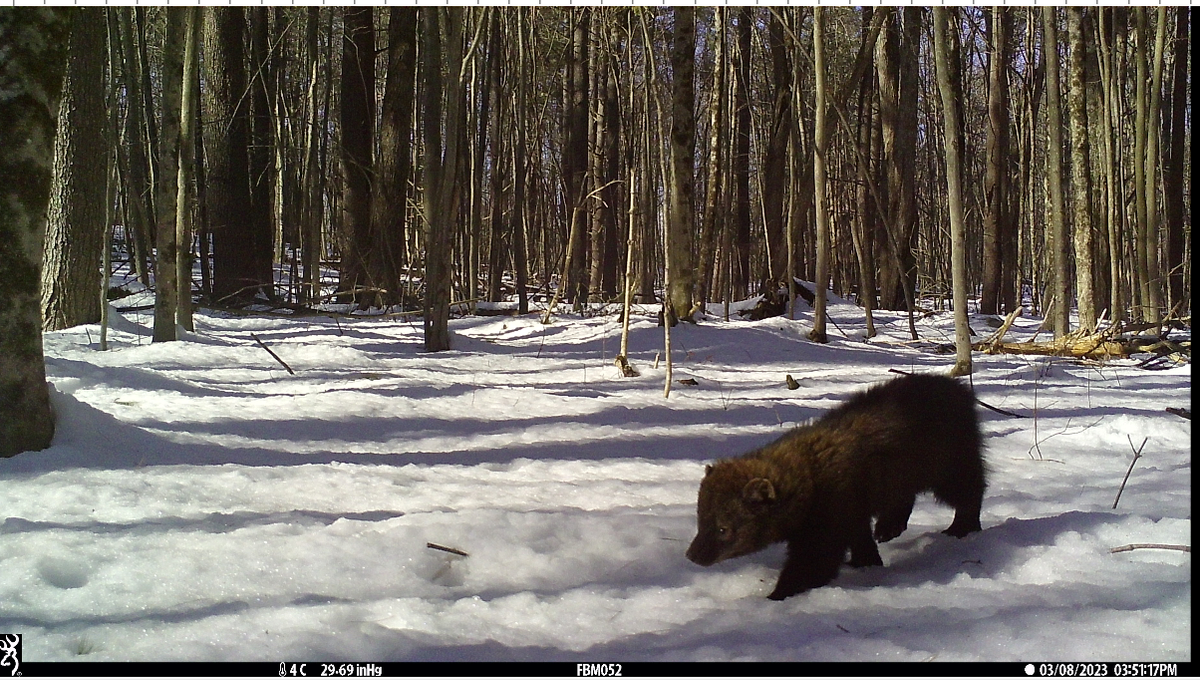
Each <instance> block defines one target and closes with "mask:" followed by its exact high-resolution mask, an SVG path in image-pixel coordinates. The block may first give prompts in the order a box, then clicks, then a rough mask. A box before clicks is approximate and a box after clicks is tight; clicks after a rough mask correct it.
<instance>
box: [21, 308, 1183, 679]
mask: <svg viewBox="0 0 1200 680" xmlns="http://www.w3.org/2000/svg"><path fill="white" fill-rule="evenodd" d="M145 299H146V298H145V297H143V298H142V299H141V301H143V302H144V301H145ZM136 300H137V298H134V299H130V300H127V301H125V303H126V304H128V303H131V302H134V301H136ZM714 311H715V307H714ZM831 312H832V316H833V319H834V321H835V322H836V327H834V326H831V327H830V338H831V341H830V343H829V344H828V345H817V344H814V343H811V342H809V341H807V340H806V339H805V336H806V333H807V332H808V330H809V328H810V324H811V314H810V312H809V311H808V310H807V308H805V309H804V311H803V313H802V314H801V315H800V316H801V318H800V319H798V320H796V321H789V320H786V319H782V318H773V319H768V320H765V321H760V322H748V321H741V320H734V321H730V322H725V321H722V320H721V319H720V318H719V317H715V316H714V317H710V318H709V319H708V320H706V321H704V322H703V323H701V324H700V325H697V326H690V325H682V326H680V327H679V328H677V329H675V331H674V336H673V343H674V348H675V351H674V361H675V364H674V375H675V378H676V379H683V378H693V379H695V381H696V383H697V384H696V385H694V386H688V385H682V384H678V383H677V384H675V385H674V387H673V389H672V392H671V396H670V398H667V399H664V398H663V394H662V380H663V372H664V365H663V364H661V363H660V364H659V366H658V367H657V368H655V366H654V364H655V356H656V354H658V353H659V352H661V347H662V329H661V328H659V327H657V326H656V325H655V323H654V320H653V317H652V316H651V315H650V310H643V315H641V316H638V317H636V318H635V320H634V324H633V330H632V334H631V340H630V348H631V351H630V355H631V360H632V363H633V364H634V365H635V367H636V368H637V369H638V370H639V371H640V372H641V376H640V377H637V378H622V377H620V376H619V373H618V370H617V369H616V368H615V367H614V365H613V363H612V361H613V357H614V355H615V354H616V353H617V351H618V349H619V335H620V325H619V322H618V317H617V316H616V315H615V314H609V315H597V316H592V317H590V318H586V319H583V318H580V317H579V316H578V315H572V314H566V315H563V316H559V317H557V318H556V319H555V321H554V322H553V323H552V324H551V325H548V326H543V325H542V324H541V323H540V322H539V319H538V317H537V315H531V316H525V317H486V318H483V317H472V318H460V319H454V320H452V321H451V329H452V331H453V337H454V339H453V343H454V346H453V349H452V350H451V351H448V352H442V353H437V354H428V353H425V352H424V351H423V349H422V333H421V326H420V321H419V320H416V321H413V322H408V321H404V320H402V319H397V318H388V319H344V318H343V319H338V320H334V319H332V318H328V317H318V318H304V319H281V318H267V317H234V316H229V315H221V314H214V313H203V312H201V313H198V315H197V317H196V332H195V333H193V334H188V335H187V336H186V338H185V339H184V340H183V341H182V342H175V343H165V344H154V345H152V344H150V342H149V334H150V331H149V327H150V324H151V322H152V319H151V313H150V312H142V313H140V314H138V313H127V314H125V315H123V316H121V315H119V316H117V317H116V318H115V319H114V323H113V330H112V332H111V334H110V337H111V343H112V349H111V351H108V352H100V351H98V349H97V341H98V328H97V327H96V326H87V327H79V328H74V329H70V330H67V331H62V332H56V333H48V334H47V335H46V364H47V373H48V375H49V379H50V381H51V382H52V383H53V387H54V389H53V393H52V394H53V402H54V407H55V409H56V410H57V413H58V433H57V435H56V437H55V440H54V445H53V446H52V447H51V448H50V449H48V450H46V451H42V452H37V453H26V454H22V455H20V456H17V457H15V458H12V459H8V460H2V459H0V632H2V633H23V634H24V659H25V661H51V660H87V661H97V660H213V661H215V660H244V661H251V660H254V661H280V660H284V659H289V660H313V661H318V660H339V661H347V660H358V661H389V660H427V661H430V660H431V661H450V660H579V661H605V660H609V661H635V660H662V661H667V660H699V661H703V660H887V661H921V660H930V659H933V660H939V661H953V660H1005V661H1031V660H1032V661H1037V660H1108V661H1112V660H1138V661H1160V660H1161V661H1186V660H1191V655H1192V648H1191V636H1192V630H1191V614H1192V606H1191V566H1192V563H1191V556H1190V553H1185V552H1181V551H1176V550H1169V549H1137V550H1132V551H1127V552H1118V553H1112V552H1110V550H1111V549H1112V548H1115V547H1118V546H1123V545H1127V544H1131V543H1161V544H1178V545H1190V542H1191V498H1192V490H1191V474H1192V471H1191V443H1190V439H1191V423H1190V421H1188V420H1184V419H1183V418H1180V417H1178V416H1175V415H1172V414H1170V413H1167V412H1165V411H1164V408H1165V407H1168V406H1179V407H1189V408H1190V402H1191V372H1190V367H1188V366H1182V367H1176V368H1171V369H1168V370H1157V371H1150V370H1145V369H1142V368H1137V367H1136V366H1135V364H1136V363H1137V361H1135V360H1127V361H1117V362H1112V363H1109V364H1107V365H1104V366H1096V365H1092V366H1088V365H1082V364H1080V363H1078V362H1074V361H1070V360H1065V359H1058V358H1046V357H1014V356H985V355H980V354H976V355H975V361H976V368H977V371H976V373H975V375H974V376H973V381H974V384H975V389H976V391H977V394H978V396H979V397H980V398H981V399H982V400H983V401H985V402H987V403H989V404H991V405H993V406H996V407H999V408H1002V409H1005V410H1007V411H1011V412H1014V413H1018V414H1022V415H1026V416H1028V417H1027V418H1014V417H1011V416H1006V415H1002V414H999V413H996V412H993V411H989V410H984V409H980V411H979V412H980V417H981V419H982V422H983V428H984V431H985V436H986V441H987V449H988V453H987V457H988V461H989V465H990V468H991V477H990V486H989V488H988V492H987V496H986V498H985V500H984V506H983V527H984V530H983V532H982V533H978V534H972V535H971V536H969V537H967V538H965V539H962V540H957V539H953V538H949V537H947V536H943V535H942V534H940V533H939V531H940V530H941V529H943V528H945V527H946V526H947V525H948V524H949V522H950V519H951V516H952V511H951V510H950V509H948V508H945V507H940V506H938V505H937V504H936V503H934V501H933V500H932V499H931V498H928V497H925V498H922V499H921V500H919V501H918V503H917V507H916V510H915V511H914V513H913V516H912V520H911V521H910V524H909V529H908V531H906V532H905V533H904V534H903V535H901V536H900V537H899V538H897V539H896V540H894V541H892V542H890V543H887V544H884V545H881V546H880V552H881V554H882V556H883V560H884V563H885V565H886V566H885V567H882V568H878V567H876V568H867V569H851V568H849V567H847V568H844V569H843V570H842V573H841V575H840V576H839V577H838V578H837V579H836V580H835V581H834V582H833V583H832V584H830V585H829V586H827V587H823V588H819V589H817V590H814V591H811V592H808V593H805V594H801V595H798V596H796V597H792V598H790V599H787V600H785V601H782V602H772V601H769V600H767V599H766V597H765V596H766V595H767V593H769V592H770V590H771V588H772V587H773V585H774V582H775V578H776V576H777V574H778V569H779V567H780V565H781V563H782V558H783V550H782V546H776V547H775V548H772V549H770V550H767V551H764V552H761V553H758V554H755V555H752V556H747V557H743V558H739V559H736V560H731V561H729V562H725V563H722V564H720V565H717V566H715V567H711V568H707V569H705V568H701V567H698V566H696V565H694V564H692V563H691V562H689V561H688V560H687V559H686V558H685V557H684V550H685V548H686V547H687V545H688V542H689V541H690V540H691V538H692V536H693V533H694V530H695V500H696V491H697V488H698V486H699V482H700V479H701V477H702V475H703V471H704V464H705V463H706V462H709V461H711V460H712V459H714V458H718V457H725V456H732V455H737V454H740V453H742V452H745V451H747V450H750V449H752V448H754V447H756V446H759V445H762V444H764V443H766V442H768V441H770V440H771V439H773V438H774V437H777V436H779V435H780V434H782V433H783V432H784V431H785V430H786V429H787V428H789V427H791V426H792V425H794V424H796V423H799V422H803V421H805V420H807V419H809V418H812V417H815V416H819V415H820V414H821V413H822V412H823V411H825V410H826V409H828V408H830V407H832V406H834V405H835V404H837V403H839V402H840V401H841V400H843V399H845V398H846V397H847V396H848V395H850V394H852V393H853V392H855V391H857V390H859V389H862V388H864V387H866V386H868V385H871V384H873V383H876V382H879V381H883V380H886V379H888V378H890V377H894V376H892V375H890V374H889V373H888V369H889V368H897V369H902V370H910V371H944V370H946V369H948V368H949V366H950V364H951V362H952V358H953V357H952V356H951V355H945V354H938V353H937V351H936V349H937V345H939V344H943V343H949V342H951V341H952V335H953V334H952V332H951V319H950V315H949V313H945V314H941V315H938V316H935V317H932V318H928V319H924V320H922V321H920V322H919V323H918V329H919V331H920V333H921V335H922V338H924V340H923V341H921V342H908V341H906V340H905V338H906V337H907V321H906V320H905V319H904V318H903V316H901V315H898V314H894V313H881V314H880V315H879V318H878V321H877V323H878V324H879V327H880V331H881V336H880V337H878V338H876V339H872V340H870V341H865V342H864V341H863V340H862V335H863V323H862V316H861V310H859V309H858V308H857V307H855V306H853V305H850V304H845V303H841V302H837V301H835V303H834V304H833V305H832V307H831ZM1039 322H1040V319H1028V318H1027V319H1019V320H1018V321H1017V327H1016V329H1015V331H1014V334H1015V335H1016V336H1017V337H1024V338H1028V337H1030V336H1031V335H1032V334H1033V331H1034V329H1036V327H1037V325H1038V324H1039ZM973 325H974V326H975V328H976V330H978V331H980V332H981V333H984V334H990V333H991V329H990V328H987V327H986V326H985V325H984V323H983V319H982V318H978V317H977V318H975V319H974V321H973ZM252 333H253V334H255V335H257V337H258V338H259V339H261V340H262V341H263V342H264V343H266V344H267V345H268V346H270V347H271V348H272V349H273V350H274V351H275V352H276V353H277V354H278V355H279V356H280V357H281V358H282V359H283V360H284V361H286V362H287V363H288V364H289V365H290V366H291V367H292V368H293V369H294V370H295V375H289V374H288V373H287V372H286V371H285V370H284V368H283V367H282V366H281V365H280V364H279V363H277V362H276V361H275V360H274V359H272V358H271V356H270V355H268V354H267V352H265V351H264V350H263V349H262V348H261V347H259V346H258V345H257V344H256V342H255V340H254V339H253V338H252V337H251V334H252ZM1044 337H1045V336H1043V338H1044ZM789 373H790V374H791V375H792V376H793V377H794V378H795V379H796V380H798V381H799V383H800V388H799V389H797V390H794V391H789V390H788V389H787V388H786V387H785V384H784V375H785V374H789ZM1143 439H1145V440H1146V443H1145V448H1144V450H1143V454H1144V456H1143V457H1142V458H1141V459H1140V460H1139V461H1138V462H1137V464H1136V466H1135V467H1134V468H1133V471H1132V474H1131V475H1130V476H1129V481H1128V484H1127V485H1126V487H1125V489H1124V492H1123V494H1122V495H1121V498H1120V504H1119V506H1118V508H1117V509H1116V510H1113V509H1112V506H1113V500H1114V498H1115V497H1116V495H1117V490H1118V488H1119V487H1120V485H1121V480H1122V478H1123V477H1124V476H1125V473H1126V471H1127V470H1128V469H1129V464H1130V461H1131V460H1132V458H1133V449H1132V448H1131V443H1132V446H1134V447H1136V446H1138V445H1140V444H1141V443H1142V441H1143ZM427 543H435V544H438V545H442V546H446V547H450V548H454V549H457V550H460V551H462V552H465V553H467V556H459V555H455V554H452V553H448V552H445V551H441V550H436V549H432V548H429V547H427V545H426V544H427Z"/></svg>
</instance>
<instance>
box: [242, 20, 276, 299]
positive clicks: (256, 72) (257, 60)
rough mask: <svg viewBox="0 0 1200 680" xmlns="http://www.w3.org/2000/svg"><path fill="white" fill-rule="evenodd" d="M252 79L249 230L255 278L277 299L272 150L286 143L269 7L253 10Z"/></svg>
mask: <svg viewBox="0 0 1200 680" xmlns="http://www.w3.org/2000/svg"><path fill="white" fill-rule="evenodd" d="M249 28H250V68H251V72H250V78H249V83H248V85H247V86H248V87H249V91H248V92H246V93H245V95H244V96H245V97H246V98H247V99H248V100H249V103H250V148H249V149H248V150H247V155H248V157H249V163H250V166H249V167H250V214H249V215H247V216H246V218H247V219H246V228H248V229H249V230H250V235H249V239H250V243H251V250H252V253H253V258H254V278H255V280H257V281H259V282H261V283H262V284H263V292H264V293H266V294H267V297H270V298H273V297H274V296H275V285H274V283H275V281H274V279H275V277H274V260H275V248H274V243H275V227H274V207H273V205H274V197H273V196H272V194H273V193H274V188H275V173H276V172H277V171H278V168H276V167H275V158H274V152H273V150H272V149H273V148H274V146H275V145H276V144H282V143H283V140H277V139H275V138H274V137H275V135H274V132H273V127H274V123H273V121H272V120H271V115H272V110H271V91H272V89H273V87H272V85H271V79H272V78H273V74H271V72H270V66H271V57H270V55H271V52H272V50H271V47H270V12H269V11H268V9H267V8H266V7H263V6H259V7H251V8H250V23H249Z"/></svg>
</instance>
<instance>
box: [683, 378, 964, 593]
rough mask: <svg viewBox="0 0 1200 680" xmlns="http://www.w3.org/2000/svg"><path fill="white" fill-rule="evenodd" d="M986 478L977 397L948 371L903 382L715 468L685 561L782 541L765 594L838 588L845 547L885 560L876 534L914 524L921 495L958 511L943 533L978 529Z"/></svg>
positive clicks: (858, 560) (876, 561)
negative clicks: (782, 554)
mask: <svg viewBox="0 0 1200 680" xmlns="http://www.w3.org/2000/svg"><path fill="white" fill-rule="evenodd" d="M984 474H985V472H984V463H983V456H982V442H981V439H980V435H979V423H978V419H977V418H976V415H975V398H974V395H973V394H972V392H971V390H970V389H969V388H968V387H966V386H964V385H962V384H961V383H958V382H957V381H955V380H953V379H951V378H946V377H941V376H929V375H913V376H905V377H901V378H897V379H895V380H892V381H891V382H888V383H885V384H883V385H879V386H876V387H873V388H871V389H869V390H867V391H865V392H862V393H860V394H857V395H855V396H854V397H852V398H851V399H850V400H849V401H847V402H846V403H844V404H842V405H841V406H839V407H838V408H836V409H834V410H833V411H830V412H829V413H828V414H826V415H825V417H823V418H821V419H820V420H819V421H817V422H815V423H812V424H809V425H802V426H800V427H797V428H795V429H794V430H792V431H791V432H789V433H788V434H785V435H784V436H783V437H780V438H779V439H778V440H776V441H774V442H772V443H771V444H768V445H766V446H764V447H763V448H761V449H758V450H756V451H751V452H750V453H748V454H746V455H744V456H741V457H740V458H731V459H726V460H722V461H719V462H717V463H716V464H715V465H710V466H708V470H707V473H706V474H705V477H704V481H703V482H701V484H700V498H699V503H698V511H697V515H698V517H697V522H698V525H699V531H698V532H697V535H696V538H695V540H693V541H692V545H691V547H689V548H688V551H687V556H688V559H690V560H691V561H693V562H695V563H696V564H699V565H701V566H706V567H707V566H710V565H712V564H715V563H717V562H720V561H722V560H727V559H729V558H731V557H739V556H741V555H746V554H749V553H752V552H756V551H758V550H762V549H763V548H765V547H767V546H768V545H770V544H772V543H777V542H780V541H787V543H788V552H787V560H786V561H785V562H784V565H783V571H782V572H781V573H780V574H779V582H778V583H777V584H776V586H775V590H774V592H772V593H771V595H770V598H771V599H773V600H782V599H783V598H785V597H788V596H791V595H795V594H796V593H801V592H804V591H806V590H809V589H811V588H817V587H820V586H823V585H825V584H826V583H829V582H830V581H832V580H833V578H834V577H835V576H837V573H838V569H839V568H840V566H841V563H842V561H843V559H845V555H846V550H847V548H848V549H849V550H850V564H851V565H852V566H870V565H882V564H883V560H882V559H880V557H879V550H878V549H877V548H876V547H875V541H876V539H878V540H879V541H880V542H884V541H889V540H891V539H893V538H895V537H896V536H899V535H900V533H901V532H903V531H904V530H905V529H906V528H907V527H908V518H909V515H910V514H911V513H912V508H913V502H914V501H915V500H916V497H917V494H919V493H921V492H924V491H932V492H933V494H934V496H935V497H937V498H938V499H939V500H941V501H943V502H944V503H946V504H948V505H950V506H951V507H953V508H954V509H955V514H954V522H953V523H952V524H951V525H950V527H949V528H948V529H946V530H945V531H944V532H943V533H946V534H949V535H951V536H957V537H960V538H961V537H963V536H966V535H967V534H969V533H971V532H972V531H979V530H980V525H979V507H980V502H981V501H982V499H983V491H984V487H985V485H986V482H985V479H984ZM872 517H875V518H877V519H876V521H875V530H874V534H873V535H872V531H871V518H872Z"/></svg>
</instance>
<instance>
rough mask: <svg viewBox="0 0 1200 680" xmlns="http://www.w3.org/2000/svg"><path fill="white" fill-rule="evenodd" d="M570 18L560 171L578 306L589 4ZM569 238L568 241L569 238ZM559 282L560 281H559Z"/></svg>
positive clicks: (583, 273) (582, 283) (583, 244)
mask: <svg viewBox="0 0 1200 680" xmlns="http://www.w3.org/2000/svg"><path fill="white" fill-rule="evenodd" d="M571 13H572V18H573V19H574V30H573V39H572V40H573V42H572V48H571V49H572V52H573V54H572V56H571V61H570V66H569V67H568V68H569V76H568V81H569V82H568V85H569V92H570V97H571V98H570V104H569V108H568V113H567V145H566V148H565V149H564V153H565V154H566V157H565V158H564V159H563V174H564V175H566V177H565V179H566V190H565V191H564V192H563V196H564V199H565V200H566V206H565V207H566V210H567V220H568V231H574V230H576V229H580V230H581V231H580V234H579V236H580V237H579V238H576V239H574V241H572V243H573V244H574V248H573V249H572V251H571V252H570V253H568V254H567V257H568V258H569V259H570V266H569V267H568V274H567V281H566V286H567V288H566V293H567V299H568V300H571V301H573V302H574V303H575V305H576V307H581V305H583V304H584V303H586V302H587V297H588V290H587V287H588V276H587V273H588V269H587V256H588V242H587V238H586V236H584V235H585V234H586V232H587V230H586V229H585V228H583V227H582V225H576V224H575V220H576V219H585V213H584V211H583V210H582V209H580V210H576V209H575V208H576V207H580V208H582V206H580V202H581V201H582V200H583V197H584V195H586V194H587V193H588V189H587V182H586V181H585V178H586V176H587V169H588V161H587V159H588V148H587V146H588V113H589V111H590V107H589V104H588V102H589V99H588V64H589V61H590V60H589V56H588V54H589V49H588V48H589V44H590V41H591V17H592V9H591V8H590V7H584V8H580V9H578V10H571ZM568 240H570V239H569V238H568ZM560 285H562V284H561V282H560Z"/></svg>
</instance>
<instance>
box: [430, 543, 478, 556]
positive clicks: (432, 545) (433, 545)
mask: <svg viewBox="0 0 1200 680" xmlns="http://www.w3.org/2000/svg"><path fill="white" fill-rule="evenodd" d="M425 547H426V548H433V549H434V550H441V551H442V552H448V553H450V554H452V555H461V556H463V557H470V555H469V554H468V553H467V552H466V551H465V550H459V549H458V548H447V547H446V546H444V545H438V544H437V543H426V544H425Z"/></svg>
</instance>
